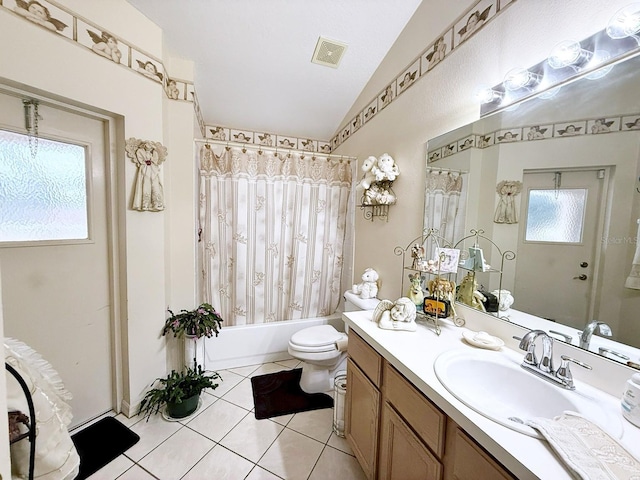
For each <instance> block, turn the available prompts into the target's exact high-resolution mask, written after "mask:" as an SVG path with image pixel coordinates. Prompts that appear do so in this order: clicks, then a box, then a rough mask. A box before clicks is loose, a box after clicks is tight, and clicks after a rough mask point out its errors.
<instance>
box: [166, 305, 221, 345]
mask: <svg viewBox="0 0 640 480" xmlns="http://www.w3.org/2000/svg"><path fill="white" fill-rule="evenodd" d="M168 311H169V313H170V314H171V316H170V317H169V318H167V320H166V322H165V324H164V329H163V330H162V335H167V334H169V333H173V336H174V337H177V338H183V337H185V336H186V337H195V338H202V337H212V336H213V335H214V334H215V336H216V337H217V336H218V333H220V327H221V323H222V317H220V315H219V314H218V312H216V310H215V309H214V308H213V307H212V306H211V305H210V304H208V303H203V304H201V305H200V306H199V307H198V308H196V309H194V310H180V313H177V314H175V313H173V312H172V311H171V310H168Z"/></svg>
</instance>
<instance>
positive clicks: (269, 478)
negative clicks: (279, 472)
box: [245, 465, 337, 480]
mask: <svg viewBox="0 0 640 480" xmlns="http://www.w3.org/2000/svg"><path fill="white" fill-rule="evenodd" d="M280 478H281V477H278V476H276V475H274V474H273V473H271V472H267V471H266V470H265V469H264V468H260V467H259V466H257V465H256V466H255V467H254V469H253V470H251V473H250V474H249V476H248V477H247V478H246V479H245V480H280ZM336 480H337V479H336Z"/></svg>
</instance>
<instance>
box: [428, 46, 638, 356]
mask: <svg viewBox="0 0 640 480" xmlns="http://www.w3.org/2000/svg"><path fill="white" fill-rule="evenodd" d="M600 73H604V72H600ZM638 92H640V56H635V57H632V58H629V59H627V60H625V61H623V62H620V63H618V64H615V65H613V67H612V68H610V69H609V71H608V72H607V73H606V75H601V74H597V73H594V74H592V75H589V77H582V78H580V79H578V80H576V81H574V82H572V83H569V84H566V85H563V86H562V87H560V88H557V89H555V90H547V91H545V92H543V93H542V94H541V95H538V96H536V97H534V98H530V99H529V100H527V101H526V102H523V103H521V104H520V105H518V106H516V107H514V108H509V109H508V110H503V111H502V112H499V113H495V114H493V115H489V116H486V117H484V118H482V119H480V120H478V121H477V122H474V123H473V124H470V125H466V126H464V127H462V128H459V129H457V130H455V131H452V132H449V133H446V134H444V135H442V136H440V137H438V138H435V139H432V140H429V142H428V145H427V175H428V177H427V178H428V179H429V178H430V177H429V176H431V177H433V175H445V174H446V175H452V174H453V175H454V176H457V175H461V176H462V183H463V188H462V195H461V200H460V206H459V207H455V208H453V209H452V210H451V211H449V212H448V213H447V218H444V219H441V220H437V221H436V223H435V224H433V222H434V219H432V218H431V217H432V216H433V211H427V210H429V208H431V209H432V207H429V208H427V206H426V207H425V227H433V228H438V229H439V230H441V229H444V230H447V235H450V236H451V237H452V238H450V239H449V240H450V241H452V243H455V242H456V241H457V240H458V239H459V238H462V237H464V236H466V235H468V234H469V232H470V231H471V230H478V229H481V230H483V231H484V235H486V236H487V237H488V238H490V239H491V240H492V241H493V242H494V243H495V244H496V245H497V246H499V247H500V249H501V250H502V251H513V252H514V253H515V258H514V259H513V260H512V261H508V262H505V263H504V265H503V267H502V271H501V273H500V274H498V275H496V274H495V273H494V274H491V273H481V274H479V276H478V283H479V284H482V285H483V286H484V289H485V290H486V291H492V290H494V289H498V286H499V283H498V282H501V286H502V289H506V290H509V291H510V292H511V294H512V295H513V297H514V303H513V305H512V307H511V310H512V312H511V313H513V314H509V313H510V312H509V311H506V312H504V315H502V316H505V317H507V318H506V319H505V321H512V322H514V323H519V324H522V325H523V326H525V327H527V328H533V326H532V324H529V323H528V322H527V318H529V315H531V318H534V317H535V318H542V319H546V320H548V321H551V322H554V323H553V324H552V325H558V326H561V325H562V326H563V329H562V330H561V329H560V328H558V329H557V330H559V331H563V332H565V333H567V332H568V333H569V334H570V336H572V337H573V340H572V341H571V343H573V344H574V345H577V346H580V339H579V335H578V332H579V331H584V329H585V326H586V325H587V324H589V323H591V322H592V321H594V320H598V321H602V322H606V324H607V325H608V326H609V327H610V329H611V333H612V335H611V336H610V337H609V339H608V340H613V341H614V342H611V343H610V344H613V345H614V348H608V349H607V350H604V351H600V352H599V351H598V350H593V349H590V350H592V351H594V352H595V353H602V354H603V355H606V356H608V357H609V358H611V359H614V360H620V359H624V357H625V356H631V357H632V358H631V360H632V361H634V362H635V363H640V357H639V358H636V356H637V355H638V351H636V350H635V349H634V348H640V314H639V313H638V312H639V311H640V290H635V289H632V288H627V287H625V281H626V279H627V277H628V275H629V273H630V271H631V264H632V262H633V258H634V254H635V250H636V242H637V240H638V239H637V234H638V221H639V220H638V219H640V182H639V176H640V94H639V93H638ZM431 182H432V183H433V178H432V179H431ZM518 182H521V184H520V183H518ZM427 188H429V180H428V181H427ZM499 191H500V192H499ZM454 203H455V202H454ZM497 210H498V211H497ZM456 213H457V217H455V214H456ZM454 217H455V218H454ZM453 225H456V226H455V227H454V226H453ZM484 255H485V258H486V261H487V263H489V264H491V265H492V266H495V265H500V259H499V258H496V253H495V252H492V249H491V248H487V251H485V252H484ZM456 280H457V282H458V283H459V282H460V281H461V274H460V273H458V277H457V278H456ZM519 312H524V313H523V314H522V315H516V314H515V313H519ZM498 316H500V314H499V313H498ZM496 321H499V320H496ZM604 330H606V326H605V327H604V328H603V330H602V331H598V330H596V332H595V335H594V338H595V337H596V336H598V335H604V334H606V332H604ZM559 338H564V337H559ZM565 341H567V340H566V339H565ZM610 344H607V345H610ZM625 346H628V347H634V348H626V347H625ZM583 347H584V345H583ZM608 350H613V351H614V353H613V354H612V353H611V352H609V351H608ZM629 352H631V353H629ZM617 353H623V356H622V357H620V356H618V355H616V354H617ZM612 355H613V356H612ZM625 363H626V362H625Z"/></svg>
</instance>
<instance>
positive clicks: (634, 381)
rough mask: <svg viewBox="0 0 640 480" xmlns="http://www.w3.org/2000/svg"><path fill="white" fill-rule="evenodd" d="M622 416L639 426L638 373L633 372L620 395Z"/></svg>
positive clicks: (639, 393)
mask: <svg viewBox="0 0 640 480" xmlns="http://www.w3.org/2000/svg"><path fill="white" fill-rule="evenodd" d="M621 406H622V416H623V417H624V418H626V419H627V420H629V421H630V422H631V423H633V424H634V425H635V426H636V427H640V373H634V374H633V375H632V376H631V378H630V379H629V380H627V385H626V388H625V391H624V394H623V395H622V402H621Z"/></svg>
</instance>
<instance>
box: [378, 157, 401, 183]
mask: <svg viewBox="0 0 640 480" xmlns="http://www.w3.org/2000/svg"><path fill="white" fill-rule="evenodd" d="M371 171H372V173H373V174H374V175H375V177H376V181H378V182H381V181H383V180H389V181H391V182H393V181H394V180H395V179H396V177H397V176H398V175H400V169H399V168H398V166H397V165H396V162H395V160H394V159H393V158H391V156H390V155H389V154H387V153H383V154H382V155H381V156H380V158H378V161H377V163H376V165H374V166H373V168H372V169H371Z"/></svg>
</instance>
